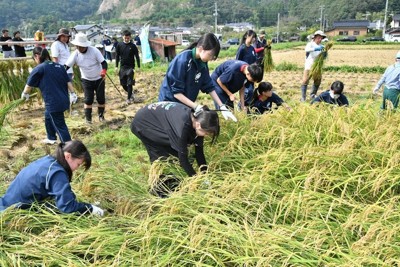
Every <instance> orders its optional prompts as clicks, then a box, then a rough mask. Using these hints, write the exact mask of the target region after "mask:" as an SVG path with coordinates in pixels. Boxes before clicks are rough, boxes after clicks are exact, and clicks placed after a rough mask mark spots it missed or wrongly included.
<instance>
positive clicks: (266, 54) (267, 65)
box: [263, 39, 275, 72]
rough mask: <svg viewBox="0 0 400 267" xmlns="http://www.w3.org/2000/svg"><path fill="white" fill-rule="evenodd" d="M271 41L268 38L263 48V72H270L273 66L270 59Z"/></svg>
mask: <svg viewBox="0 0 400 267" xmlns="http://www.w3.org/2000/svg"><path fill="white" fill-rule="evenodd" d="M271 43H272V41H271V40H270V39H269V40H267V45H266V46H265V49H264V59H263V64H264V71H265V72H271V71H272V70H273V69H274V67H275V65H274V62H273V60H272V54H271Z"/></svg>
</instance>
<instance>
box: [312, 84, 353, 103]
mask: <svg viewBox="0 0 400 267" xmlns="http://www.w3.org/2000/svg"><path fill="white" fill-rule="evenodd" d="M343 89H344V84H343V83H342V82H341V81H335V82H333V83H332V84H331V88H330V90H326V91H325V92H323V93H321V94H320V95H319V96H317V97H315V98H314V99H313V100H312V101H311V104H314V103H319V102H325V103H328V104H333V105H338V106H348V105H349V101H348V100H347V97H346V96H345V95H344V94H343Z"/></svg>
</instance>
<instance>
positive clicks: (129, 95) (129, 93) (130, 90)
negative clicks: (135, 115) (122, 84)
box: [127, 85, 134, 102]
mask: <svg viewBox="0 0 400 267" xmlns="http://www.w3.org/2000/svg"><path fill="white" fill-rule="evenodd" d="M127 89H128V90H127V92H128V100H130V101H131V102H133V100H134V96H133V93H132V92H133V88H132V85H127Z"/></svg>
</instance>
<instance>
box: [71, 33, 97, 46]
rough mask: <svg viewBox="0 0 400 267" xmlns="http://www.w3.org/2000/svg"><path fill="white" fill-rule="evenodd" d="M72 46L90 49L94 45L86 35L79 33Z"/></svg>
mask: <svg viewBox="0 0 400 267" xmlns="http://www.w3.org/2000/svg"><path fill="white" fill-rule="evenodd" d="M71 44H73V45H76V46H81V47H88V46H90V45H91V44H92V43H91V42H90V41H88V39H87V36H86V34H84V33H82V32H79V33H77V34H76V35H75V39H74V40H72V41H71Z"/></svg>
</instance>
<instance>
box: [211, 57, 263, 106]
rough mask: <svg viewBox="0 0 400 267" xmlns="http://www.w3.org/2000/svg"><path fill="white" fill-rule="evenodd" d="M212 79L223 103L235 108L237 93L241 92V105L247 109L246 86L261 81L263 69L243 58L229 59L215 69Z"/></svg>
mask: <svg viewBox="0 0 400 267" xmlns="http://www.w3.org/2000/svg"><path fill="white" fill-rule="evenodd" d="M211 79H212V81H213V83H214V86H215V92H216V93H217V95H218V98H219V99H220V100H221V101H222V103H223V104H225V105H227V106H229V107H231V108H233V107H234V101H235V100H236V97H235V93H236V92H239V101H240V107H242V108H243V109H244V110H245V109H246V106H247V103H245V97H244V94H245V88H246V86H247V87H250V86H251V87H252V86H253V83H254V82H260V81H261V79H262V69H261V67H260V66H259V65H258V64H257V63H253V64H251V65H249V64H247V63H246V62H244V61H241V60H227V61H225V62H224V63H222V64H221V65H219V66H218V67H217V68H216V69H215V70H214V72H213V73H212V74H211ZM216 106H217V105H216Z"/></svg>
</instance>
